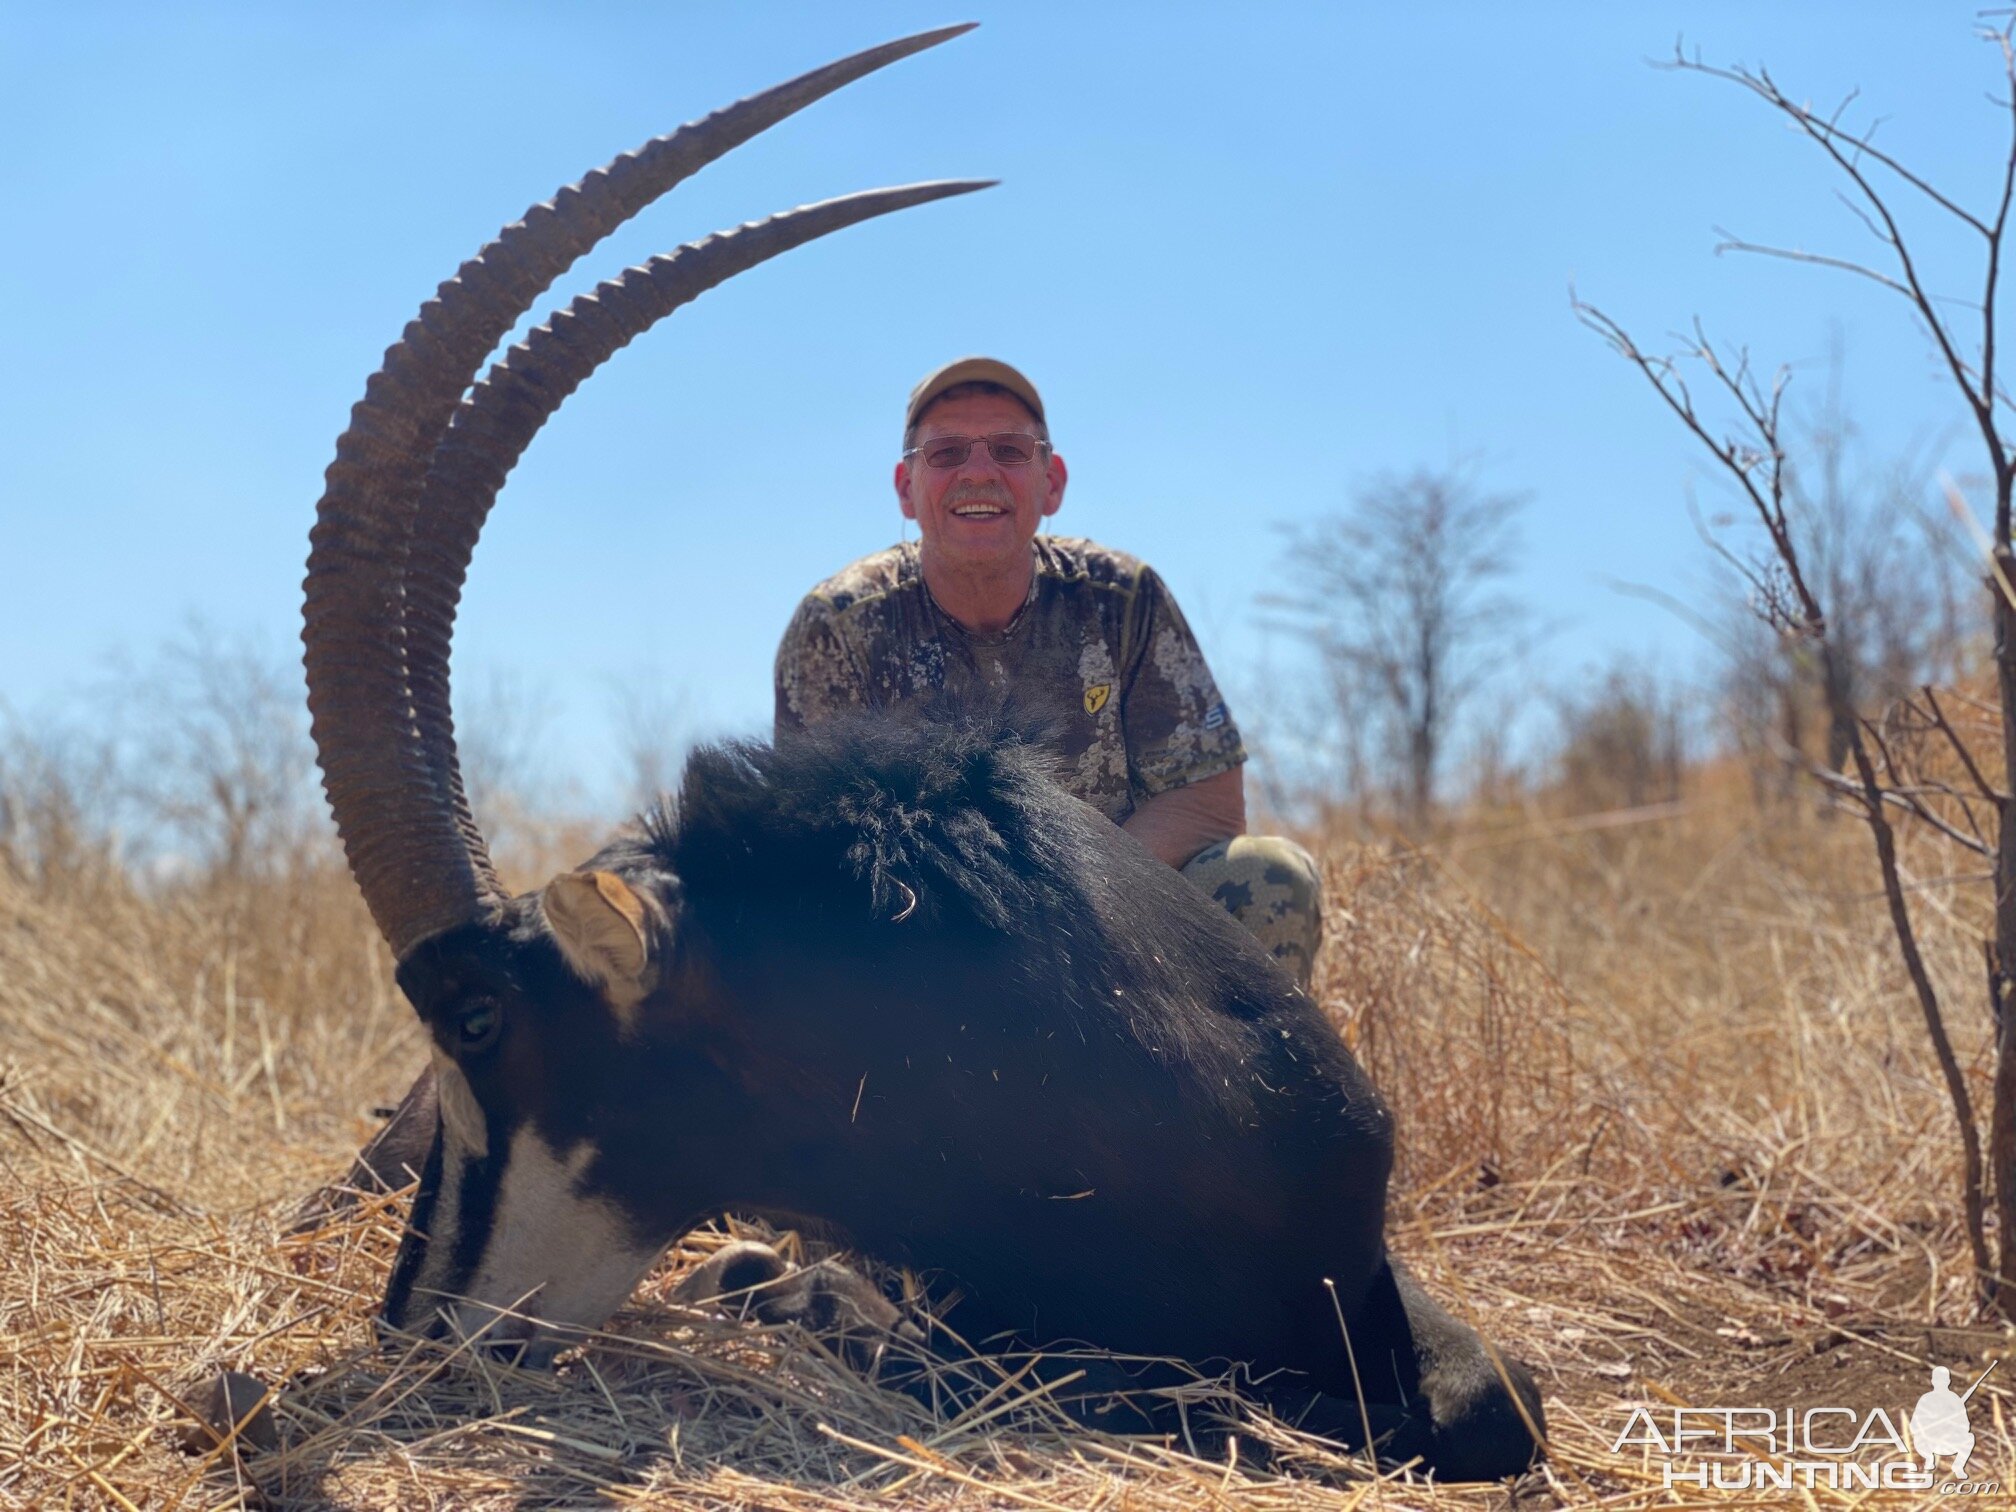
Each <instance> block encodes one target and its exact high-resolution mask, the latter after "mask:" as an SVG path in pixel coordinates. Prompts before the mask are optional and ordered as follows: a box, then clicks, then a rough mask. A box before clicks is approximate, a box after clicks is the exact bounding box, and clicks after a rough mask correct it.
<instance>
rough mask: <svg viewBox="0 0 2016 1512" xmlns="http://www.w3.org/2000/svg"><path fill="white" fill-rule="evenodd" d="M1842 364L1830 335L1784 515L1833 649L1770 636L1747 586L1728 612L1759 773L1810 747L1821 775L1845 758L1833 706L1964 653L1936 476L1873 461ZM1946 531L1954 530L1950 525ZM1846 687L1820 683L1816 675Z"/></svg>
mask: <svg viewBox="0 0 2016 1512" xmlns="http://www.w3.org/2000/svg"><path fill="white" fill-rule="evenodd" d="M1844 372H1845V362H1844V359H1843V356H1842V349H1841V344H1840V336H1839V333H1838V331H1837V332H1836V333H1835V336H1834V339H1833V341H1832V343H1831V351H1830V353H1829V358H1828V363H1827V384H1826V391H1825V394H1824V396H1823V398H1822V399H1821V401H1820V403H1819V404H1818V405H1817V406H1816V407H1814V408H1813V409H1812V410H1811V411H1810V412H1809V413H1807V414H1805V415H1804V416H1802V417H1800V418H1799V419H1798V421H1797V422H1796V423H1795V424H1793V425H1792V426H1791V432H1792V434H1791V438H1790V444H1789V446H1788V447H1787V452H1786V456H1785V459H1784V471H1785V512H1786V518H1787V521H1788V523H1789V524H1790V526H1791V528H1792V533H1793V536H1794V538H1795V540H1796V541H1797V542H1798V544H1799V547H1800V552H1801V556H1802V559H1803V566H1804V569H1805V572H1806V576H1807V578H1808V579H1809V580H1810V581H1811V582H1812V583H1813V585H1814V591H1815V593H1816V595H1817V596H1818V598H1819V600H1820V602H1821V603H1822V604H1823V605H1825V606H1826V608H1827V615H1828V621H1829V624H1828V633H1829V635H1830V637H1831V638H1832V640H1833V644H1834V648H1835V651H1836V653H1837V654H1836V655H1835V656H1833V657H1831V658H1827V659H1825V660H1824V661H1823V659H1821V658H1819V657H1816V656H1814V655H1813V654H1812V651H1811V648H1810V647H1809V646H1807V645H1806V644H1805V643H1804V642H1803V641H1802V640H1800V639H1799V638H1798V637H1785V636H1781V635H1778V634H1777V633H1775V632H1774V631H1773V630H1772V629H1771V628H1770V627H1769V625H1767V624H1766V623H1765V622H1764V621H1763V620H1762V619H1761V618H1760V617H1759V616H1758V615H1757V614H1756V613H1755V612H1754V607H1755V606H1754V602H1753V597H1754V596H1753V595H1752V594H1751V593H1750V591H1749V585H1748V583H1747V581H1746V580H1745V578H1744V577H1743V576H1742V575H1741V574H1740V573H1739V574H1732V575H1731V579H1730V580H1731V581H1732V582H1733V583H1734V584H1735V586H1736V588H1737V590H1738V592H1737V593H1736V594H1735V595H1733V596H1732V602H1731V603H1730V605H1729V606H1728V607H1729V611H1730V612H1729V613H1728V615H1727V618H1728V620H1729V622H1730V624H1731V628H1732V631H1733V633H1732V634H1731V635H1730V636H1729V637H1728V640H1727V644H1726V650H1727V665H1726V667H1725V669H1724V670H1725V692H1726V695H1727V703H1728V707H1729V708H1730V711H1731V713H1732V715H1733V716H1734V719H1735V722H1736V726H1737V729H1736V733H1737V739H1738V743H1739V745H1741V746H1742V747H1743V748H1744V749H1745V751H1746V752H1749V753H1751V754H1752V755H1753V757H1754V758H1755V760H1756V764H1757V765H1758V766H1759V767H1760V768H1761V767H1762V766H1763V765H1764V764H1765V763H1766V762H1768V763H1769V764H1770V765H1771V766H1773V767H1775V768H1776V769H1777V770H1778V771H1780V772H1783V771H1785V770H1786V764H1785V762H1784V761H1783V760H1782V759H1779V757H1778V753H1779V752H1780V751H1784V750H1787V749H1789V750H1790V751H1792V752H1795V753H1797V755H1798V756H1799V757H1801V758H1803V757H1805V756H1807V755H1809V754H1811V753H1812V752H1813V750H1814V746H1815V742H1816V739H1817V741H1818V743H1819V745H1820V747H1821V748H1822V749H1824V751H1825V760H1826V764H1827V766H1828V768H1829V769H1830V770H1833V771H1839V770H1841V768H1842V765H1843V764H1844V763H1845V762H1846V761H1847V759H1848V748H1847V746H1846V744H1845V743H1844V741H1843V738H1842V736H1841V726H1840V725H1839V723H1838V722H1837V721H1834V720H1832V719H1831V718H1829V716H1828V713H1827V711H1828V710H1829V709H1830V708H1832V707H1833V706H1834V705H1835V704H1846V705H1848V706H1850V707H1852V708H1856V709H1872V708H1878V709H1880V708H1885V707H1888V706H1889V705H1890V704H1892V703H1894V702H1895V701H1896V700H1898V699H1900V698H1906V697H1909V696H1910V695H1911V694H1912V693H1913V692H1914V691H1915V690H1916V689H1917V688H1919V687H1920V686H1922V685H1923V684H1925V683H1939V682H1945V681H1948V680H1950V679H1951V677H1952V676H1953V674H1954V671H1955V667H1956V663H1957V661H1958V659H1959V657H1960V655H1961V653H1962V651H1963V650H1964V649H1965V647H1966V642H1967V636H1966V634H1965V632H1964V630H1963V620H1964V618H1965V617H1964V616H1963V614H1962V612H1961V608H1960V587H1961V584H1960V576H1961V572H1960V566H1961V560H1962V559H1961V558H1960V557H1959V555H1958V554H1956V553H1955V552H1954V551H1952V550H1950V549H1948V548H1949V547H1950V544H1951V539H1952V538H1951V533H1950V530H1943V531H1942V530H1941V529H1940V528H1939V522H1940V520H1941V519H1943V518H1944V517H1945V508H1944V505H1943V504H1936V505H1935V503H1934V501H1935V498H1936V491H1935V489H1934V488H1933V484H1932V478H1931V470H1930V468H1929V467H1928V466H1927V465H1926V463H1925V461H1924V459H1922V458H1920V457H1903V458H1899V459H1896V460H1893V461H1890V462H1888V463H1884V464H1872V463H1871V462H1870V461H1869V460H1868V459H1867V458H1865V456H1864V455H1863V453H1862V448H1861V446H1860V441H1859V436H1858V434H1857V427H1856V424H1855V421H1854V419H1853V417H1852V416H1851V415H1850V414H1849V412H1848V407H1847V404H1846V403H1845V401H1844V400H1843V397H1842V383H1843V376H1844ZM1948 523H1949V524H1950V522H1948ZM1827 676H1833V677H1835V678H1837V679H1839V680H1840V683H1841V685H1840V686H1838V687H1836V688H1833V689H1831V690H1830V689H1829V688H1827V687H1825V686H1823V685H1822V680H1823V678H1824V677H1827Z"/></svg>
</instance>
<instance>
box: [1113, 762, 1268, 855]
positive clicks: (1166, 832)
mask: <svg viewBox="0 0 2016 1512" xmlns="http://www.w3.org/2000/svg"><path fill="white" fill-rule="evenodd" d="M1120 827H1121V828H1122V829H1124V830H1125V831H1127V833H1128V834H1130V835H1132V836H1133V837H1134V838H1135V839H1136V840H1139V841H1140V842H1141V843H1142V844H1143V845H1145V846H1147V847H1148V849H1149V850H1151V851H1153V852H1154V853H1155V854H1156V855H1157V856H1159V857H1160V858H1161V859H1162V860H1164V861H1166V862H1168V863H1169V864H1170V865H1171V866H1174V867H1178V868H1180V867H1181V866H1182V865H1183V863H1184V862H1186V861H1188V860H1189V859H1190V858H1191V857H1192V856H1194V855H1196V854H1197V852H1199V851H1201V850H1202V849H1204V847H1205V846H1207V845H1216V844H1217V843H1218V842H1219V841H1220V840H1230V839H1231V838H1232V837H1233V836H1234V835H1243V834H1245V833H1246V775H1245V768H1244V767H1234V768H1232V770H1231V771H1229V772H1220V773H1219V774H1218V775H1217V776H1216V777H1206V778H1205V779H1204V780H1203V781H1201V782H1192V783H1189V784H1187V785H1186V786H1184V787H1179V788H1171V789H1170V790H1169V791H1168V792H1166V793H1157V794H1156V795H1155V796H1154V797H1153V798H1150V799H1148V800H1147V801H1146V802H1144V803H1142V804H1141V805H1140V806H1139V807H1137V808H1136V809H1135V810H1134V812H1133V813H1132V814H1130V815H1128V816H1127V822H1126V823H1124V824H1122V825H1121V826H1120Z"/></svg>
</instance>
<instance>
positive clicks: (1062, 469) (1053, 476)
mask: <svg viewBox="0 0 2016 1512" xmlns="http://www.w3.org/2000/svg"><path fill="white" fill-rule="evenodd" d="M1043 472H1044V475H1045V477H1046V478H1047V480H1048V481H1049V484H1050V497H1049V498H1047V499H1045V500H1044V501H1043V515H1044V518H1046V519H1047V518H1048V517H1049V516H1051V515H1054V514H1055V513H1057V511H1058V510H1060V509H1062V508H1063V507H1064V485H1065V484H1066V483H1069V482H1070V481H1071V469H1069V468H1068V467H1066V466H1065V465H1064V459H1063V458H1062V457H1060V456H1058V455H1057V453H1055V452H1054V451H1053V452H1052V453H1050V457H1049V460H1048V461H1046V462H1045V463H1044V464H1043Z"/></svg>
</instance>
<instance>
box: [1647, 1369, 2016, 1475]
mask: <svg viewBox="0 0 2016 1512" xmlns="http://www.w3.org/2000/svg"><path fill="white" fill-rule="evenodd" d="M2000 1363H2001V1362H2000V1361H1996V1362H1994V1363H1993V1364H1990V1365H1989V1367H1988V1368H1987V1369H1986V1370H1984V1371H1982V1372H1981V1374H1980V1375H1978V1376H1977V1377H1975V1379H1974V1384H1973V1385H1971V1386H1969V1387H1968V1388H1967V1389H1966V1390H1965V1391H1963V1392H1955V1391H1954V1390H1953V1386H1952V1383H1953V1373H1952V1372H1951V1371H1949V1370H1948V1369H1947V1368H1946V1367H1945V1366H1943V1365H1935V1366H1933V1367H1932V1389H1931V1390H1930V1391H1928V1392H1926V1393H1925V1394H1924V1395H1923V1396H1921V1397H1919V1398H1918V1405H1917V1406H1916V1407H1915V1408H1913V1409H1912V1410H1911V1412H1910V1414H1909V1415H1908V1416H1906V1415H1904V1414H1902V1413H1899V1414H1898V1415H1897V1416H1896V1417H1892V1416H1891V1414H1890V1412H1889V1411H1888V1410H1886V1409H1885V1408H1882V1407H1874V1408H1871V1409H1870V1410H1869V1411H1867V1412H1858V1411H1856V1410H1854V1409H1853V1408H1849V1407H1807V1408H1803V1409H1801V1408H1796V1407H1675V1408H1671V1409H1667V1410H1662V1411H1661V1412H1659V1413H1656V1414H1655V1413H1654V1412H1653V1410H1652V1409H1651V1408H1649V1407H1635V1408H1633V1409H1632V1410H1631V1415H1630V1417H1629V1419H1628V1420H1627V1421H1626V1422H1625V1424H1624V1431H1623V1432H1622V1433H1620V1434H1618V1435H1617V1442H1616V1443H1614V1444H1612V1445H1611V1446H1610V1452H1611V1453H1612V1454H1625V1453H1629V1452H1631V1451H1632V1450H1634V1449H1635V1450H1636V1451H1637V1452H1638V1453H1639V1455H1640V1456H1641V1457H1642V1458H1644V1459H1646V1460H1650V1459H1651V1458H1652V1457H1653V1456H1655V1455H1656V1456H1658V1457H1659V1458H1661V1459H1663V1460H1664V1461H1665V1463H1664V1465H1663V1467H1662V1468H1663V1470H1664V1474H1665V1480H1666V1485H1667V1486H1668V1487H1672V1486H1675V1485H1681V1484H1686V1485H1693V1486H1697V1487H1699V1488H1701V1489H1702V1490H1704V1491H1707V1490H1713V1491H1789V1490H1792V1489H1794V1488H1795V1487H1803V1488H1805V1489H1808V1490H1811V1489H1813V1488H1814V1487H1822V1486H1824V1487H1826V1488H1828V1489H1830V1490H1836V1491H1850V1490H1872V1491H1873V1490H1875V1489H1877V1488H1879V1487H1880V1488H1882V1489H1884V1490H1891V1491H1933V1492H1936V1493H1937V1494H1939V1495H1941V1496H1988V1495H1998V1494H2000V1493H2001V1491H2002V1489H2003V1488H2002V1485H2001V1483H2000V1482H1999V1481H1992V1480H1983V1481H1974V1480H1968V1479H1967V1466H1968V1464H1969V1462H1970V1461H1971V1459H1972V1458H1973V1454H1974V1448H1975V1444H1976V1442H1977V1440H1976V1437H1975V1434H1974V1430H1973V1428H1972V1426H1971V1425H1970V1423H1969V1420H1968V1415H1967V1402H1968V1399H1969V1398H1970V1397H1972V1396H1973V1395H1974V1393H1975V1392H1976V1391H1978V1390H1980V1389H1981V1383H1982V1382H1983V1381H1986V1380H1987V1379H1988V1377H1989V1376H1991V1375H1993V1374H1994V1373H1995V1366H1996V1365H1998V1364H2000ZM1683 1457H1684V1458H1685V1459H1688V1460H1691V1461H1692V1463H1690V1464H1683V1463H1681V1460H1682V1458H1683ZM1949 1458H1950V1460H1951V1464H1950V1466H1949V1467H1948V1471H1947V1474H1946V1475H1945V1476H1944V1477H1943V1478H1941V1477H1940V1476H1939V1475H1938V1473H1937V1471H1936V1468H1935V1467H1936V1466H1937V1464H1938V1462H1939V1461H1940V1460H1942V1459H1949Z"/></svg>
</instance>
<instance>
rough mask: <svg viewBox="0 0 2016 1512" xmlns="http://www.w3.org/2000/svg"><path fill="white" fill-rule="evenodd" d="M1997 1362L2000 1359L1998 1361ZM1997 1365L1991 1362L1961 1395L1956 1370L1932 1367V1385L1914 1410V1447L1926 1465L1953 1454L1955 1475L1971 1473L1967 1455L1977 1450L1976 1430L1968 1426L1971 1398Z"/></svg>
mask: <svg viewBox="0 0 2016 1512" xmlns="http://www.w3.org/2000/svg"><path fill="white" fill-rule="evenodd" d="M1996 1363H1997V1364H1999V1363H2000V1361H1997V1362H1996ZM1994 1369H1995V1366H1994V1365H1990V1366H1989V1367H1988V1369H1987V1370H1984V1371H1982V1372H1981V1375H1980V1378H1979V1379H1978V1380H1976V1381H1975V1382H1974V1384H1973V1385H1972V1386H1969V1387H1968V1388H1967V1390H1966V1392H1965V1393H1964V1394H1963V1395H1961V1396H1955V1395H1954V1394H1953V1391H1952V1386H1951V1383H1952V1380H1953V1372H1952V1371H1950V1370H1948V1369H1947V1368H1946V1367H1945V1366H1944V1365H1934V1366H1933V1367H1932V1389H1931V1390H1930V1391H1928V1392H1926V1393H1925V1395H1923V1396H1921V1397H1920V1398H1918V1405H1917V1407H1916V1408H1914V1409H1913V1410H1912V1413H1911V1447H1912V1448H1914V1449H1916V1450H1917V1451H1918V1452H1919V1453H1920V1454H1922V1455H1924V1456H1925V1468H1926V1469H1927V1470H1930V1469H1931V1468H1932V1462H1933V1461H1934V1460H1936V1459H1938V1458H1940V1457H1941V1456H1942V1455H1948V1454H1950V1455H1952V1456H1953V1477H1954V1479H1956V1480H1957V1479H1959V1478H1960V1477H1961V1476H1963V1475H1965V1474H1966V1473H1967V1457H1968V1456H1969V1455H1971V1454H1972V1453H1973V1452H1974V1434H1973V1431H1972V1430H1971V1429H1969V1428H1968V1426H1967V1398H1968V1397H1971V1396H1972V1395H1974V1393H1975V1392H1976V1391H1978V1390H1979V1389H1980V1387H1981V1382H1982V1381H1985V1380H1987V1379H1988V1376H1989V1374H1990V1373H1991V1372H1992V1371H1993V1370H1994Z"/></svg>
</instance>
